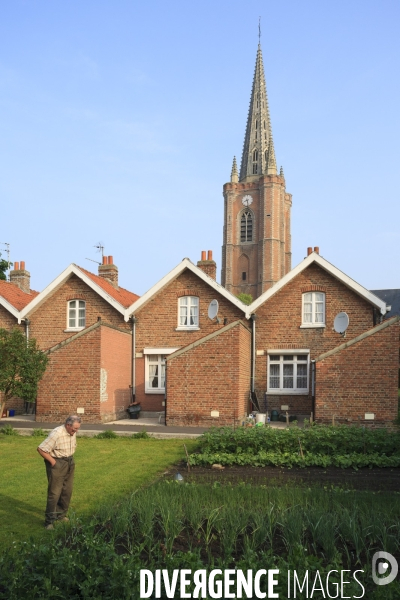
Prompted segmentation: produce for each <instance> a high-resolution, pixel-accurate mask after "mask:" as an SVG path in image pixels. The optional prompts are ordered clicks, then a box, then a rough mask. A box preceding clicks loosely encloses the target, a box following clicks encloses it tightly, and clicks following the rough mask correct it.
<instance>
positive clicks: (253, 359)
mask: <svg viewBox="0 0 400 600" xmlns="http://www.w3.org/2000/svg"><path fill="white" fill-rule="evenodd" d="M250 318H251V321H252V328H251V386H250V387H251V393H252V394H254V392H255V383H256V318H257V315H255V314H254V313H253V314H252V315H251V317H250Z"/></svg>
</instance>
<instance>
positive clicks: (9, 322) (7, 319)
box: [0, 305, 25, 331]
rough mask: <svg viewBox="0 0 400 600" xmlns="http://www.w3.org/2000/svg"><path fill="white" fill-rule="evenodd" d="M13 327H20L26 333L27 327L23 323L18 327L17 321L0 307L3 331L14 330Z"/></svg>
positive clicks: (0, 321) (0, 320)
mask: <svg viewBox="0 0 400 600" xmlns="http://www.w3.org/2000/svg"><path fill="white" fill-rule="evenodd" d="M13 327H19V328H20V329H22V331H25V325H24V324H23V323H22V324H21V325H18V321H17V319H16V318H15V317H14V316H13V315H12V314H11V313H9V312H8V310H6V309H5V308H4V306H1V305H0V328H1V329H12V328H13Z"/></svg>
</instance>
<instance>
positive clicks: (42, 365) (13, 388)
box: [0, 327, 49, 402]
mask: <svg viewBox="0 0 400 600" xmlns="http://www.w3.org/2000/svg"><path fill="white" fill-rule="evenodd" d="M48 360H49V359H48V356H47V354H45V353H44V352H42V351H41V350H40V348H39V347H38V345H37V342H36V340H35V339H34V338H31V339H30V340H28V341H27V339H26V337H25V335H24V334H23V332H22V331H21V330H20V329H18V328H17V327H14V329H13V330H12V331H7V329H0V392H3V393H4V399H5V400H9V399H10V398H13V397H14V396H16V397H18V398H22V399H23V400H25V402H35V401H36V396H37V389H38V384H39V381H40V380H41V379H42V377H43V375H44V372H45V370H46V366H47V362H48Z"/></svg>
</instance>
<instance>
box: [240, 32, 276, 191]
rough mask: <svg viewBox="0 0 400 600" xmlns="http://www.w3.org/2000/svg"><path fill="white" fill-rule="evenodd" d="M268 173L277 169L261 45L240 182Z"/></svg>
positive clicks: (272, 173)
mask: <svg viewBox="0 0 400 600" xmlns="http://www.w3.org/2000/svg"><path fill="white" fill-rule="evenodd" d="M266 174H268V175H276V174H277V170H276V160H275V150H274V144H273V140H272V129H271V120H270V116H269V107H268V97H267V87H266V85H265V76H264V65H263V59H262V52H261V45H260V44H258V49H257V59H256V67H255V70H254V78H253V87H252V90H251V98H250V107H249V114H248V117H247V126H246V135H245V138H244V145H243V154H242V163H241V165H240V181H243V180H244V179H246V178H247V177H260V176H261V175H266Z"/></svg>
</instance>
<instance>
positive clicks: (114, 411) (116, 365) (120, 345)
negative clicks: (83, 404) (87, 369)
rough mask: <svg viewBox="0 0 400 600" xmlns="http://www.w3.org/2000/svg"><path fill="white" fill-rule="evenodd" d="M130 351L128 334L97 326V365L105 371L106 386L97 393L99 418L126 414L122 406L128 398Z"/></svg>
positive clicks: (104, 420) (119, 416)
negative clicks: (98, 357) (99, 340)
mask: <svg viewBox="0 0 400 600" xmlns="http://www.w3.org/2000/svg"><path fill="white" fill-rule="evenodd" d="M131 354H132V335H130V334H128V333H122V332H121V331H116V330H115V329H111V328H110V327H106V326H102V327H101V369H102V370H103V369H104V371H102V372H103V373H104V372H106V373H107V387H106V389H105V390H104V392H105V393H104V394H102V395H100V413H101V420H102V421H103V422H107V421H114V420H115V419H120V418H126V417H127V414H126V408H127V407H128V405H129V402H130V398H131V390H130V387H129V386H130V384H131V369H132V363H131ZM106 397H107V399H106Z"/></svg>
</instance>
